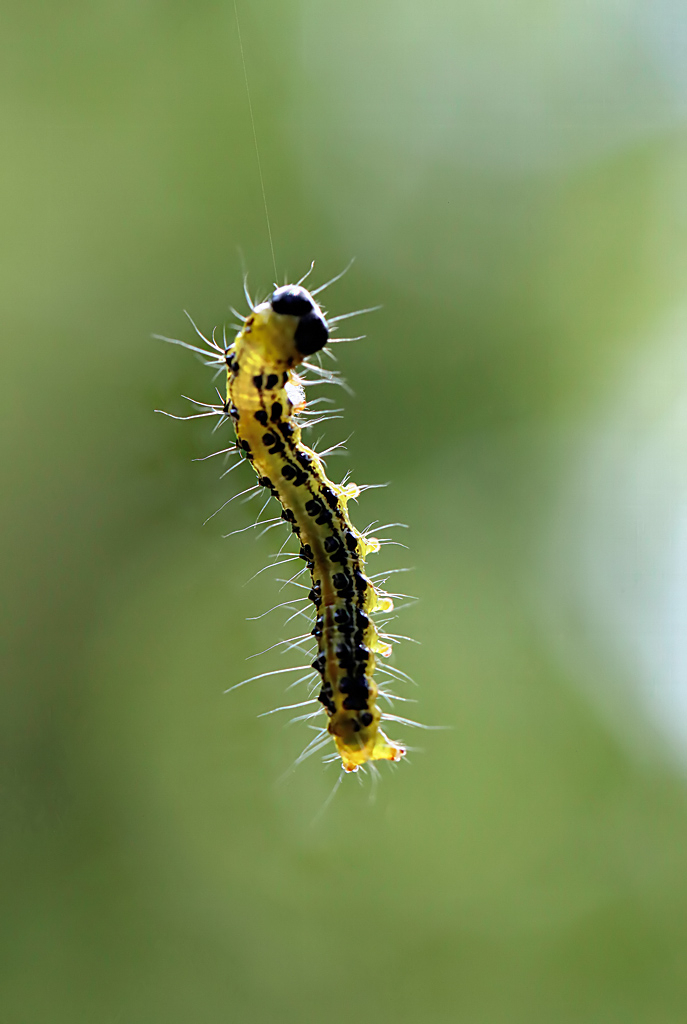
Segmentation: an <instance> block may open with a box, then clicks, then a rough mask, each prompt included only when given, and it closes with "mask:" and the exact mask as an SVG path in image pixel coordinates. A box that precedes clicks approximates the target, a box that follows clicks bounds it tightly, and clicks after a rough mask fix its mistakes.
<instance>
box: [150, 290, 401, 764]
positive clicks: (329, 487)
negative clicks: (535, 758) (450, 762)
mask: <svg viewBox="0 0 687 1024" xmlns="http://www.w3.org/2000/svg"><path fill="white" fill-rule="evenodd" d="M315 294H316V293H312V294H311V293H310V292H308V291H307V290H306V289H305V288H304V287H303V286H302V284H300V283H299V284H297V285H284V286H282V287H278V288H276V289H275V291H274V292H273V293H272V295H271V296H270V297H269V299H267V300H266V301H265V302H262V303H260V304H259V305H256V306H253V304H252V302H251V301H250V296H247V297H248V300H249V305H250V306H251V312H250V314H249V315H248V316H247V317H245V318H243V317H240V319H241V320H242V323H241V324H239V325H237V327H238V328H239V330H238V334H237V335H236V338H235V340H234V341H233V343H231V344H227V341H226V337H225V339H224V345H219V344H218V343H217V342H216V341H215V338H214V336H213V338H212V339H211V340H209V339H206V338H204V337H203V335H202V334H200V331H198V329H197V328H196V331H198V334H199V335H200V337H201V338H203V341H204V342H205V343H206V344H207V345H208V349H200V348H197V347H196V346H191V345H186V343H184V342H175V343H177V344H183V345H184V346H185V347H187V348H190V349H192V350H193V351H196V352H199V353H202V354H203V355H205V356H208V355H209V356H211V358H210V359H208V360H207V362H208V363H209V364H210V365H213V366H220V367H223V366H226V372H227V389H226V398H222V396H220V398H221V405H219V406H210V405H206V406H205V408H204V410H203V411H201V412H198V413H195V414H193V416H189V417H188V418H189V419H190V418H194V417H200V416H206V415H213V414H214V415H218V416H220V417H221V419H224V418H226V417H229V418H231V420H232V422H233V425H234V430H235V433H236V444H237V449H236V450H237V451H238V452H239V454H240V455H242V456H243V457H244V458H245V459H246V460H248V461H250V463H251V464H252V466H253V469H254V470H255V473H256V474H257V478H258V487H260V488H264V489H265V490H266V491H267V492H268V494H270V495H273V496H274V497H275V498H277V500H278V501H279V502H280V504H281V506H282V512H281V519H283V520H284V521H285V522H286V523H287V524H288V525H289V526H290V527H291V530H292V532H293V533H294V534H295V535H296V537H297V538H298V541H299V543H300V552H299V554H300V557H301V559H303V560H304V562H305V564H306V566H307V568H308V570H309V572H310V575H311V588H310V592H309V594H308V597H309V600H310V601H311V602H312V603H313V605H314V608H315V623H314V626H313V629H312V636H313V637H314V638H315V639H316V641H317V655H316V657H315V658H314V660H313V662H312V669H314V671H315V672H316V673H317V675H318V676H319V678H320V680H321V687H320V690H319V694H318V696H317V700H318V701H319V703H320V704H321V705H322V707H323V708H324V710H325V712H326V714H327V717H328V724H327V728H326V729H323V730H318V731H317V734H316V736H315V737H314V739H313V741H312V742H311V743H310V744H308V746H307V747H306V749H305V750H304V751H303V753H302V754H301V756H300V758H299V759H298V761H301V760H302V759H304V758H305V757H306V756H309V755H310V754H312V753H315V751H316V750H319V749H321V748H322V747H323V746H324V745H325V743H326V742H327V740H328V738H329V737H331V738H333V740H334V743H335V745H336V749H337V752H338V755H339V756H340V758H341V763H342V766H343V769H344V771H346V772H354V771H357V770H358V769H359V768H361V767H362V766H363V765H365V764H367V763H368V762H373V761H379V760H385V761H399V760H400V759H401V758H402V757H403V755H404V754H405V752H406V748H405V747H403V746H401V745H400V744H398V743H395V742H393V741H392V740H390V739H389V738H388V737H387V736H386V735H385V733H384V732H383V730H382V728H381V725H380V723H381V721H382V719H383V718H384V719H392V720H393V719H394V717H395V716H391V715H382V712H381V710H380V708H379V706H378V699H377V698H378V696H379V695H380V694H379V689H378V686H377V683H376V681H375V669H376V662H377V658H378V657H379V656H381V657H384V658H386V657H388V655H389V654H390V653H391V646H390V644H389V643H387V642H386V640H385V639H383V637H382V636H381V634H380V632H379V630H378V628H377V626H376V625H375V623H374V621H373V618H372V617H371V616H372V615H373V614H374V613H375V612H390V611H392V609H393V600H392V598H391V596H390V595H388V594H385V593H383V592H382V591H381V590H380V589H379V587H377V586H375V584H374V583H373V582H372V581H371V579H370V578H369V577H368V576H367V575H366V574H365V560H366V557H367V556H368V555H369V554H373V553H375V552H376V551H378V550H379V547H380V544H379V541H378V540H377V539H375V538H372V537H367V536H364V535H363V534H362V533H360V532H359V531H358V530H356V529H355V527H354V526H353V525H352V523H351V520H350V517H349V514H348V503H349V501H351V500H353V499H355V498H357V497H358V495H359V494H360V488H359V487H358V486H357V485H356V484H354V483H351V482H345V483H342V484H335V483H333V482H332V481H331V480H330V479H329V477H328V476H327V474H326V471H325V466H324V462H323V460H322V457H321V455H319V454H318V453H317V452H315V451H314V450H312V449H311V448H308V447H307V446H306V445H305V444H304V443H303V441H302V439H301V428H302V426H304V425H305V417H306V414H307V412H308V405H307V403H306V397H305V391H304V387H303V385H304V384H307V383H314V382H313V381H306V380H305V379H304V378H303V377H301V376H299V373H298V371H299V370H300V369H301V368H303V367H304V368H305V370H306V372H308V371H312V372H314V373H315V374H316V377H317V379H318V380H319V381H322V380H328V381H332V380H335V379H336V378H335V375H334V374H331V373H329V372H328V371H326V370H324V369H323V368H322V367H319V366H317V365H316V364H315V363H311V362H309V361H308V357H310V356H313V355H314V354H315V353H317V352H319V351H320V350H322V349H323V348H324V346H325V345H326V344H327V342H328V341H329V335H330V324H331V323H333V320H330V321H329V322H328V321H327V319H326V318H325V315H324V313H323V312H322V309H321V308H320V306H319V305H318V303H317V302H316V300H315V298H314V295H315ZM234 312H235V311H234ZM236 315H237V316H239V314H236ZM336 319H343V318H341V317H339V318H336ZM194 327H195V324H194ZM164 340H169V341H175V339H164ZM311 408H312V404H311ZM177 418H181V417H177ZM221 419H220V422H221ZM251 490H252V489H251ZM230 500H231V499H230ZM295 639H296V641H300V640H302V639H303V638H295ZM294 646H295V644H294ZM308 667H309V666H301V668H308ZM279 671H281V670H279ZM285 671H290V670H285ZM271 674H279V673H278V672H277V673H262V674H261V676H262V675H271ZM261 676H260V677H253V678H261ZM315 678H316V677H315ZM249 681H250V680H244V682H249ZM238 685H243V684H238ZM384 695H386V694H384V692H383V693H382V696H384ZM290 706H292V707H297V706H300V705H299V704H294V705H290ZM275 710H280V709H275ZM303 717H305V718H308V717H311V716H310V715H309V714H308V715H305V716H303ZM403 721H405V720H403ZM408 724H410V723H409V722H408Z"/></svg>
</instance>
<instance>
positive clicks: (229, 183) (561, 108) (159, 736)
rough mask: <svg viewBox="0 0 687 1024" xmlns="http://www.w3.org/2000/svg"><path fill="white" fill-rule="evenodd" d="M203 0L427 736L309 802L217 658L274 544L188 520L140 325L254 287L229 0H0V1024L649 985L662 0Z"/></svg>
mask: <svg viewBox="0 0 687 1024" xmlns="http://www.w3.org/2000/svg"><path fill="white" fill-rule="evenodd" d="M239 10H240V14H241V19H242V31H243V37H244V44H245V50H246V61H247V68H248V74H249V78H250V83H251V89H252V99H253V105H254V109H255V115H256V127H257V132H258V137H259V140H260V145H261V155H262V161H263V167H264V173H265V185H266V191H267V199H268V203H269V210H270V215H271V219H272V229H273V233H274V240H275V249H276V258H277V266H278V270H279V274H280V276H281V275H282V274H285V275H286V276H287V277H288V278H289V279H294V278H297V277H300V276H301V275H302V274H303V273H304V272H305V270H306V269H307V267H308V266H309V264H310V261H311V260H312V259H315V260H316V261H317V266H316V271H315V277H314V280H316V283H321V282H322V281H324V280H326V279H327V278H328V277H330V276H332V275H334V274H336V273H338V272H339V271H340V270H341V269H342V268H343V267H344V266H345V265H346V264H347V263H348V261H349V259H350V258H351V257H352V256H355V257H356V263H355V264H354V266H353V268H352V269H351V270H350V271H349V273H348V274H347V275H346V277H345V278H344V279H343V280H342V281H341V282H340V283H338V284H337V285H335V286H333V287H332V288H331V290H330V291H329V292H327V299H328V305H329V308H330V310H331V312H332V313H340V312H346V311H349V310H351V309H356V308H360V307H366V306H371V305H375V304H378V303H379V304H382V306H383V308H382V310H381V311H380V312H377V313H375V314H373V315H370V316H366V317H364V318H361V319H360V320H357V321H354V323H355V324H356V327H358V326H359V325H361V330H364V331H366V332H367V334H368V338H367V340H366V341H365V342H361V343H356V344H351V345H347V346H341V347H340V348H339V349H338V350H337V355H338V356H339V366H340V369H341V370H342V372H343V373H344V375H345V376H346V378H347V379H348V381H349V382H350V384H351V385H352V388H353V390H354V395H352V396H349V395H348V394H342V395H341V396H339V395H337V398H338V397H340V398H341V401H342V403H343V405H344V407H345V419H344V421H342V423H341V424H340V426H338V425H337V424H336V423H335V424H333V425H332V428H331V429H329V430H328V432H327V435H326V436H327V440H328V442H329V443H332V442H334V441H336V440H338V439H339V438H340V437H345V436H347V435H348V434H349V433H350V431H351V430H353V431H354V433H353V436H352V438H351V440H350V442H349V445H348V448H349V450H348V452H347V453H346V455H344V456H342V457H338V458H336V459H332V461H331V463H330V470H331V472H332V475H333V476H335V478H338V477H340V476H343V474H344V472H345V471H346V470H347V469H348V468H350V469H351V470H352V472H353V479H355V480H356V481H358V482H377V481H387V480H388V481H391V482H392V486H390V487H389V488H387V489H386V490H374V491H370V492H369V493H368V494H366V495H364V496H363V498H362V499H361V502H360V507H359V508H355V509H354V518H355V521H356V523H357V524H358V525H359V526H364V525H366V524H367V523H368V522H369V521H371V520H375V519H376V520H381V521H389V520H394V521H396V520H401V521H404V522H406V523H408V524H409V526H410V527H411V528H410V529H409V530H408V531H405V532H404V535H403V537H402V538H401V539H402V540H403V541H406V542H407V543H408V544H409V547H410V551H409V552H407V553H406V552H403V551H400V550H399V549H395V548H392V549H390V551H388V552H385V553H384V555H383V556H382V555H380V556H377V559H376V561H375V565H374V569H379V568H382V567H384V566H385V565H389V566H393V565H403V564H405V565H409V566H412V567H414V572H413V573H412V575H409V576H404V577H398V579H403V583H404V587H403V588H402V589H409V590H410V591H411V592H412V593H414V594H416V595H418V597H419V598H420V601H419V603H418V604H416V605H415V606H413V607H412V608H411V609H409V610H408V611H406V612H405V613H404V615H403V617H402V619H399V623H398V625H399V630H398V631H399V632H401V633H409V634H410V635H411V636H414V637H416V638H417V639H418V640H419V641H421V645H420V646H411V645H405V646H404V647H403V648H402V649H401V650H400V651H399V652H398V653H397V654H396V664H397V665H398V666H399V667H401V668H402V669H404V670H405V671H408V672H410V673H411V674H412V675H413V676H414V677H415V678H416V679H417V680H418V683H419V684H420V685H419V689H418V690H417V691H416V692H415V693H412V694H410V695H412V696H415V697H417V698H418V699H419V704H418V705H417V706H414V705H411V707H413V709H414V710H413V712H411V715H412V716H413V717H414V716H415V714H416V715H417V717H419V718H420V719H421V720H422V721H424V722H429V723H439V724H444V725H449V726H451V730H450V731H446V732H434V733H414V734H413V733H411V732H410V731H409V730H406V729H403V728H401V727H400V726H399V727H398V728H396V729H393V730H389V731H390V732H391V734H392V735H393V736H394V737H395V738H396V737H397V738H400V739H405V740H406V741H408V742H410V743H411V744H412V745H413V746H416V747H418V748H422V750H418V751H417V752H415V753H413V754H412V756H411V757H410V758H409V760H410V761H411V763H408V764H403V765H402V766H400V767H399V770H398V771H395V772H394V771H384V772H383V774H384V778H383V780H382V783H381V785H380V786H379V788H378V792H377V794H376V799H375V800H374V801H371V799H370V797H371V793H370V788H369V785H365V786H358V784H357V780H356V779H355V778H347V779H345V780H344V781H345V785H343V786H341V788H340V789H339V791H338V793H337V796H336V799H335V800H334V801H333V802H332V803H331V805H330V806H329V807H328V808H327V810H326V812H325V813H324V814H321V815H320V816H319V817H318V813H319V811H320V810H321V808H322V806H323V804H324V801H325V800H326V798H327V796H328V794H329V793H330V791H331V789H332V786H333V784H334V782H335V779H336V768H335V767H333V766H330V767H328V768H326V769H325V768H323V767H322V765H321V764H320V763H319V760H318V759H317V758H313V759H311V760H309V761H307V762H306V763H305V764H304V765H302V766H301V767H300V768H299V769H298V770H297V771H296V772H295V773H293V774H291V775H289V776H288V777H286V778H285V779H284V780H283V781H281V782H280V781H278V780H279V779H280V777H281V776H282V775H283V773H284V771H285V770H286V769H287V768H288V766H289V765H290V764H291V763H292V762H293V760H294V758H295V756H296V755H297V754H298V752H299V751H300V749H301V748H302V747H303V746H304V744H305V742H306V741H307V738H308V734H307V731H306V730H305V729H304V728H303V726H302V725H294V726H292V727H290V728H286V729H285V728H284V727H283V723H282V722H280V721H278V717H279V716H273V717H270V718H263V719H260V720H258V719H257V717H256V716H257V715H258V714H259V713H260V712H262V711H264V710H266V709H268V708H270V707H274V706H276V705H277V704H279V703H282V702H283V692H284V684H283V681H282V679H281V677H279V676H277V677H270V678H269V679H265V680H263V681H261V682H260V683H257V684H255V685H254V686H252V687H245V688H243V689H241V690H239V691H237V692H236V693H234V694H232V695H230V696H223V690H224V689H225V688H226V687H227V686H229V685H231V684H232V683H233V682H236V681H237V680H238V679H241V678H242V677H243V676H245V675H248V674H250V670H251V669H253V667H254V666H259V667H256V668H255V671H260V669H262V670H265V671H267V670H269V669H273V668H277V667H279V666H280V665H283V664H285V662H284V661H283V660H280V657H279V655H278V653H277V652H273V653H272V654H268V655H266V656H265V657H264V658H262V659H259V660H257V661H253V662H249V663H248V665H246V664H245V662H244V659H245V658H246V657H247V656H249V655H251V654H253V653H255V652H256V651H259V650H262V649H263V648H265V647H268V646H269V645H270V644H272V643H274V642H275V641H276V640H277V639H278V638H279V637H281V636H288V635H290V632H289V631H290V630H291V629H293V627H292V626H291V627H288V626H287V627H285V629H286V632H285V631H284V630H283V629H282V626H281V621H280V620H278V613H275V614H274V615H272V616H268V617H266V618H265V619H261V620H259V621H253V622H246V621H245V617H246V616H247V615H256V614H258V613H259V612H261V611H262V610H264V609H265V608H267V607H269V606H270V604H271V603H273V602H274V601H275V600H276V599H277V597H276V594H277V593H278V590H277V588H278V586H279V584H277V583H276V582H275V581H274V579H271V578H268V577H269V576H270V574H269V573H264V574H262V575H261V576H259V577H258V579H257V580H255V581H254V582H252V583H250V584H248V585H246V586H244V584H245V581H246V580H247V579H248V578H249V577H250V576H251V575H252V574H253V573H254V572H255V571H256V570H257V569H258V568H260V567H261V566H262V565H263V564H265V560H266V558H267V556H268V555H269V554H270V553H271V552H273V551H274V550H276V548H277V546H278V544H279V543H280V541H277V540H276V539H275V534H274V533H272V534H270V535H268V536H267V537H265V538H264V539H263V540H258V541H256V540H255V539H254V538H253V536H252V531H249V532H248V533H246V534H243V535H240V536H237V537H233V538H232V539H230V540H222V539H221V535H222V534H223V533H227V532H229V531H230V530H233V529H237V528H239V527H241V526H245V525H247V523H248V522H250V521H251V516H252V515H253V514H254V510H253V508H252V506H248V507H247V508H246V507H242V506H241V505H240V504H239V503H234V504H232V505H230V506H228V507H227V509H226V510H224V511H223V512H222V513H221V514H220V515H218V516H216V517H215V518H214V519H212V520H211V521H210V522H209V523H208V524H207V525H206V526H205V527H203V526H202V523H203V520H204V519H205V518H206V517H207V516H208V515H209V514H210V512H212V511H214V509H215V508H217V507H218V506H219V505H220V504H221V503H222V502H223V501H224V500H226V498H227V497H229V495H230V494H231V493H233V491H234V490H238V489H239V487H238V483H239V482H240V480H239V481H237V476H238V474H234V475H233V476H232V477H230V478H228V479H227V480H224V481H220V480H219V479H218V476H219V472H220V467H218V465H217V460H214V461H213V460H210V461H208V462H192V461H191V460H192V459H193V458H195V457H198V456H201V455H205V454H207V453H209V452H210V451H213V450H215V448H216V447H219V446H218V445H216V444H215V441H216V440H217V436H219V437H223V436H227V435H225V434H220V435H216V436H215V438H211V437H210V429H209V428H208V426H207V424H206V423H205V422H204V421H200V422H199V423H191V424H181V423H176V422H173V421H170V420H167V419H164V418H163V417H160V416H155V415H154V413H153V409H154V408H156V407H162V408H165V409H169V410H171V411H173V412H177V413H182V412H185V411H187V409H186V407H185V403H184V402H183V400H182V399H181V398H180V397H179V396H180V395H181V394H182V393H183V394H190V395H192V396H193V397H196V398H199V399H201V400H212V395H213V392H212V385H211V381H210V377H209V374H208V372H207V371H206V370H205V369H204V368H203V367H202V366H201V365H200V364H199V363H197V362H196V361H194V359H193V358H192V357H191V356H190V354H189V353H186V352H184V351H182V350H181V349H174V348H172V347H170V346H164V345H163V344H162V343H160V342H157V341H153V340H151V337H150V336H151V334H152V333H161V334H167V335H171V336H173V337H182V338H184V339H186V340H188V341H193V340H194V339H193V335H192V330H191V328H190V325H189V324H188V322H187V321H186V319H185V317H184V315H183V312H182V310H183V309H184V308H187V309H188V310H189V311H190V312H191V314H192V315H193V316H194V318H195V319H196V320H197V322H198V323H199V325H200V327H201V329H204V330H208V331H209V330H211V329H212V327H213V326H214V325H215V324H221V323H224V322H225V320H227V319H229V320H231V315H230V314H229V312H228V306H229V305H230V304H235V305H238V306H239V307H240V308H243V299H242V289H241V278H242V268H241V258H240V256H239V249H240V251H241V252H242V254H243V259H244V260H245V264H246V266H247V268H248V271H249V280H250V283H251V286H252V287H253V289H254V290H255V291H257V292H258V293H260V294H265V293H266V292H267V290H268V289H269V287H270V285H271V282H272V274H273V271H272V262H271V256H270V251H269V245H268V241H267V234H266V229H265V224H264V217H263V211H262V200H261V195H260V186H259V181H258V176H257V170H256V161H255V152H254V149H253V140H252V131H251V125H250V120H249V116H248V108H247V101H246V94H245V89H244V83H243V73H242V69H241V65H240V58H239V49H238V41H237V34H236V24H235V20H234V9H233V4H232V2H231V0H224V2H221V3H219V2H211V0H197V2H196V3H194V4H187V3H181V2H179V0H176V2H175V0H106V2H100V3H98V2H90V3H89V2H78V0H65V2H62V3H58V4H53V5H50V4H46V3H43V4H30V3H29V4H26V3H18V2H16V0H6V2H5V3H4V4H3V10H2V14H1V15H0V19H1V23H0V24H1V28H0V38H1V39H2V43H1V44H0V45H1V47H2V65H1V66H2V70H1V71H0V75H1V76H2V83H3V84H2V98H1V110H2V139H3V159H2V175H3V181H2V189H1V195H2V200H1V202H2V210H3V212H2V238H3V245H2V251H3V268H2V289H1V293H0V302H1V303H2V320H3V324H4V336H5V343H4V345H3V353H2V358H3V362H4V366H3V370H2V390H3V402H2V407H3V416H4V420H5V425H6V437H7V440H6V442H5V444H4V445H3V458H4V465H3V469H2V482H3V486H2V489H1V490H2V494H1V499H0V500H1V501H2V530H1V531H0V544H1V545H2V549H3V561H2V564H3V566H4V569H3V572H2V599H3V611H2V623H3V632H5V633H6V641H5V643H4V650H5V654H4V655H3V658H4V660H5V670H4V671H3V683H2V685H3V691H4V693H3V713H2V724H1V726H0V728H1V730H2V739H1V743H2V758H1V760H2V763H3V775H4V781H3V784H2V801H3V803H2V835H3V839H2V870H1V877H2V882H1V883H0V886H1V887H2V891H3V906H4V909H3V911H2V917H1V920H2V925H1V930H2V940H3V952H2V957H1V958H0V959H1V962H2V967H1V970H2V976H3V977H2V984H1V986H0V989H1V991H2V997H1V1004H2V1008H1V1009H0V1020H2V1022H3V1024H62V1022H65V1024H66V1022H69V1024H77V1022H78V1024H81V1022H98V1024H155V1022H158V1021H159V1022H165V1024H176V1022H179V1024H181V1022H184V1024H186V1022H189V1021H193V1022H196V1021H197V1022H201V1024H216V1022H220V1021H222V1022H224V1021H234V1020H237V1021H277V1020H278V1021H280V1022H291V1021H293V1022H296V1021H297V1022H320V1021H327V1022H330V1024H338V1022H344V1021H350V1020H351V1019H352V1018H355V1017H357V1016H364V1017H365V1018H370V1019H393V1020H394V1021H397V1022H410V1021H413V1022H415V1021H417V1020H422V1021H428V1022H431V1024H444V1022H461V1024H463V1022H465V1024H519V1022H522V1024H553V1022H555V1024H568V1022H570V1024H583V1022H584V1024H596V1022H599V1024H601V1022H603V1024H608V1022H611V1021H617V1022H622V1024H634V1022H642V1024H644V1022H646V1024H678V1022H684V1020H685V1019H686V1017H687V956H686V955H687V919H686V917H685V911H686V909H687V801H686V800H685V775H684V767H685V763H686V761H687V758H686V757H685V754H686V753H687V707H686V705H687V701H686V700H685V674H684V673H685V670H686V669H687V655H686V654H685V649H684V647H685V640H684V635H685V616H686V615H687V592H686V589H685V582H684V581H685V579H687V531H685V527H684V525H683V524H684V523H685V521H686V520H687V475H686V474H685V470H684V468H683V464H684V462H685V460H684V452H685V448H686V446H687V402H686V400H685V396H687V359H686V358H685V355H684V354H683V349H684V338H685V336H686V335H687V332H686V330H685V324H686V323H687V318H686V317H685V314H684V307H683V305H682V303H683V287H684V282H685V279H686V273H685V272H686V270H687V260H686V254H687V248H686V241H687V184H686V182H687V178H686V172H687V147H686V145H685V119H686V118H687V70H686V69H687V61H686V60H685V57H686V53H687V50H686V45H685V44H686V43H687V16H686V14H685V9H684V7H680V5H679V4H678V2H677V0H657V2H654V3H651V4H648V3H642V2H639V0H637V2H634V3H633V2H631V0H628V2H627V3H621V4H617V3H611V2H609V0H590V2H589V3H586V4H583V5H582V4H575V3H573V2H570V0H569V2H560V0H559V2H555V0H552V2H549V3H534V2H532V0H518V2H517V3H514V2H511V0H508V2H505V3H498V4H496V3H488V4H483V3H480V2H478V0H461V2H459V3H450V2H448V0H436V2H435V0H430V2H429V3H425V4H420V3H418V2H417V0H376V2H375V3H372V4H365V3H362V2H360V0H346V2H342V0H336V2H333V3H320V2H317V0H300V2H298V0H286V2H284V3H276V2H274V0H250V3H248V2H246V0H239ZM354 333H358V331H357V330H356V331H355V332H354ZM227 443H228V441H227ZM242 472H243V471H242ZM242 479H243V478H242ZM249 482H250V481H249V480H248V478H247V477H246V478H245V482H244V483H243V484H242V486H243V487H246V486H248V485H249ZM406 534H407V535H406ZM394 552H398V555H395V554H394ZM399 556H403V557H399ZM404 557H405V558H406V560H405V562H404ZM371 569H372V566H371ZM407 581H408V582H407ZM406 584H407V585H406ZM282 599H283V598H282ZM292 692H293V691H292ZM406 692H407V691H406Z"/></svg>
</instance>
